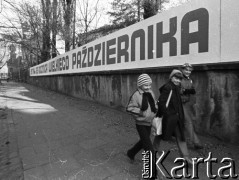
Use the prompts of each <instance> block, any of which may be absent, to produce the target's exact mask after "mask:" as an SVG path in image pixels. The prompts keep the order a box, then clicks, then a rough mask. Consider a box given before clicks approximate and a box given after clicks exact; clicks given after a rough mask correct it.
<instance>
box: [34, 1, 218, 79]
mask: <svg viewBox="0 0 239 180" xmlns="http://www.w3.org/2000/svg"><path fill="white" fill-rule="evenodd" d="M204 1H205V0H204ZM211 3H212V5H213V6H212V5H208V6H207V7H200V8H198V4H196V5H195V9H193V10H191V11H185V10H182V9H183V8H181V9H180V10H181V11H180V13H179V15H176V14H175V13H174V14H175V16H174V14H173V16H172V15H171V16H170V17H167V13H166V15H165V17H164V16H163V13H160V14H159V15H156V16H154V17H152V18H149V19H146V20H144V21H141V22H139V23H137V24H135V25H132V26H130V27H127V28H125V29H122V30H119V31H117V32H115V33H112V34H111V35H108V36H105V37H102V38H99V39H97V40H95V41H93V42H91V43H88V44H86V45H85V46H84V47H79V48H77V49H75V50H72V51H70V52H67V53H65V54H63V55H60V56H58V57H56V58H54V59H51V60H49V61H47V62H44V63H42V64H40V65H37V66H34V67H32V68H30V75H31V76H38V75H55V74H66V73H82V72H95V71H105V70H120V69H136V68H149V67H159V66H169V65H177V64H182V63H184V62H186V60H187V61H188V59H190V60H191V61H190V62H191V63H194V62H195V63H200V61H201V60H203V61H204V62H206V60H207V59H206V58H205V57H206V55H205V54H207V56H212V58H213V59H214V60H215V61H217V56H218V54H219V53H218V51H219V45H217V42H219V41H218V40H217V38H218V39H219V31H218V26H213V25H212V27H211V24H209V22H210V18H211V14H210V13H212V14H213V15H212V17H218V18H219V17H220V16H218V14H217V13H219V12H220V11H219V10H218V11H216V12H215V11H211V8H212V7H213V8H214V6H215V4H217V5H219V2H218V1H217V0H212V2H211ZM192 7H194V6H190V8H191V9H192ZM190 8H187V9H190ZM182 11H183V13H182ZM162 16H163V18H162ZM218 20H219V19H218ZM216 22H218V21H217V20H216ZM195 24H196V25H195ZM218 24H219V23H218ZM195 26H196V28H195ZM210 28H212V29H210ZM166 29H167V30H166ZM210 30H211V31H210ZM209 32H213V33H214V34H213V35H214V36H215V34H216V35H218V36H216V42H214V41H212V42H211V41H210V34H209ZM217 33H218V34H217ZM210 43H214V45H215V48H213V47H211V46H210ZM166 45H168V46H166ZM167 47H168V48H167ZM185 59H186V60H185ZM194 59H196V60H194ZM205 59H206V60H205ZM198 61H199V62H198ZM188 62H189V61H188Z"/></svg>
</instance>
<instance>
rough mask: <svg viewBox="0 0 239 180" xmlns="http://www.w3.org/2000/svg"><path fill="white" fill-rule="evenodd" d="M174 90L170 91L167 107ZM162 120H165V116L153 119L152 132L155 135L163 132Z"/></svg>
mask: <svg viewBox="0 0 239 180" xmlns="http://www.w3.org/2000/svg"><path fill="white" fill-rule="evenodd" d="M172 92H173V91H172V90H171V91H170V93H169V96H168V99H167V102H166V108H167V107H168V104H169V101H170V99H171V96H172ZM162 120H163V117H155V118H154V119H153V121H152V134H153V135H154V136H158V135H161V134H162Z"/></svg>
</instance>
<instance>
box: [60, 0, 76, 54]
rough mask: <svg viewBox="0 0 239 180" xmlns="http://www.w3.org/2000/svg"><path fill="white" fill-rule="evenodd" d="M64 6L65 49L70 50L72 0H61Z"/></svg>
mask: <svg viewBox="0 0 239 180" xmlns="http://www.w3.org/2000/svg"><path fill="white" fill-rule="evenodd" d="M62 2H63V8H64V21H65V25H64V31H65V51H66V52H67V51H70V47H71V42H72V17H73V0H66V1H65V0H62Z"/></svg>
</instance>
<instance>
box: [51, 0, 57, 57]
mask: <svg viewBox="0 0 239 180" xmlns="http://www.w3.org/2000/svg"><path fill="white" fill-rule="evenodd" d="M58 18H59V13H58V2H57V0H53V4H52V28H51V29H52V58H54V57H56V55H57V49H56V35H57V27H58V25H57V20H58Z"/></svg>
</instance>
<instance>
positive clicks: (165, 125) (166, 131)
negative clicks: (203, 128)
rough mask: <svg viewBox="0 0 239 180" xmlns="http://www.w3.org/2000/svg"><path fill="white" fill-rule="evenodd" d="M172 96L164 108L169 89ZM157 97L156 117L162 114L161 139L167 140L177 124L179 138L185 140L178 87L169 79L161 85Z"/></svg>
mask: <svg viewBox="0 0 239 180" xmlns="http://www.w3.org/2000/svg"><path fill="white" fill-rule="evenodd" d="M171 90H172V96H171V99H170V102H169V105H168V108H166V102H167V99H168V96H169V93H170V91H171ZM159 91H160V96H159V99H158V113H157V116H158V117H162V116H163V121H162V139H164V140H169V139H171V137H172V135H174V132H175V128H176V126H177V125H178V126H179V130H180V132H181V137H180V138H181V140H185V136H184V113H183V106H182V100H181V97H180V87H178V86H176V85H174V84H173V83H172V82H171V81H169V82H168V83H166V84H165V85H163V86H162V87H161V88H160V89H159Z"/></svg>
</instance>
